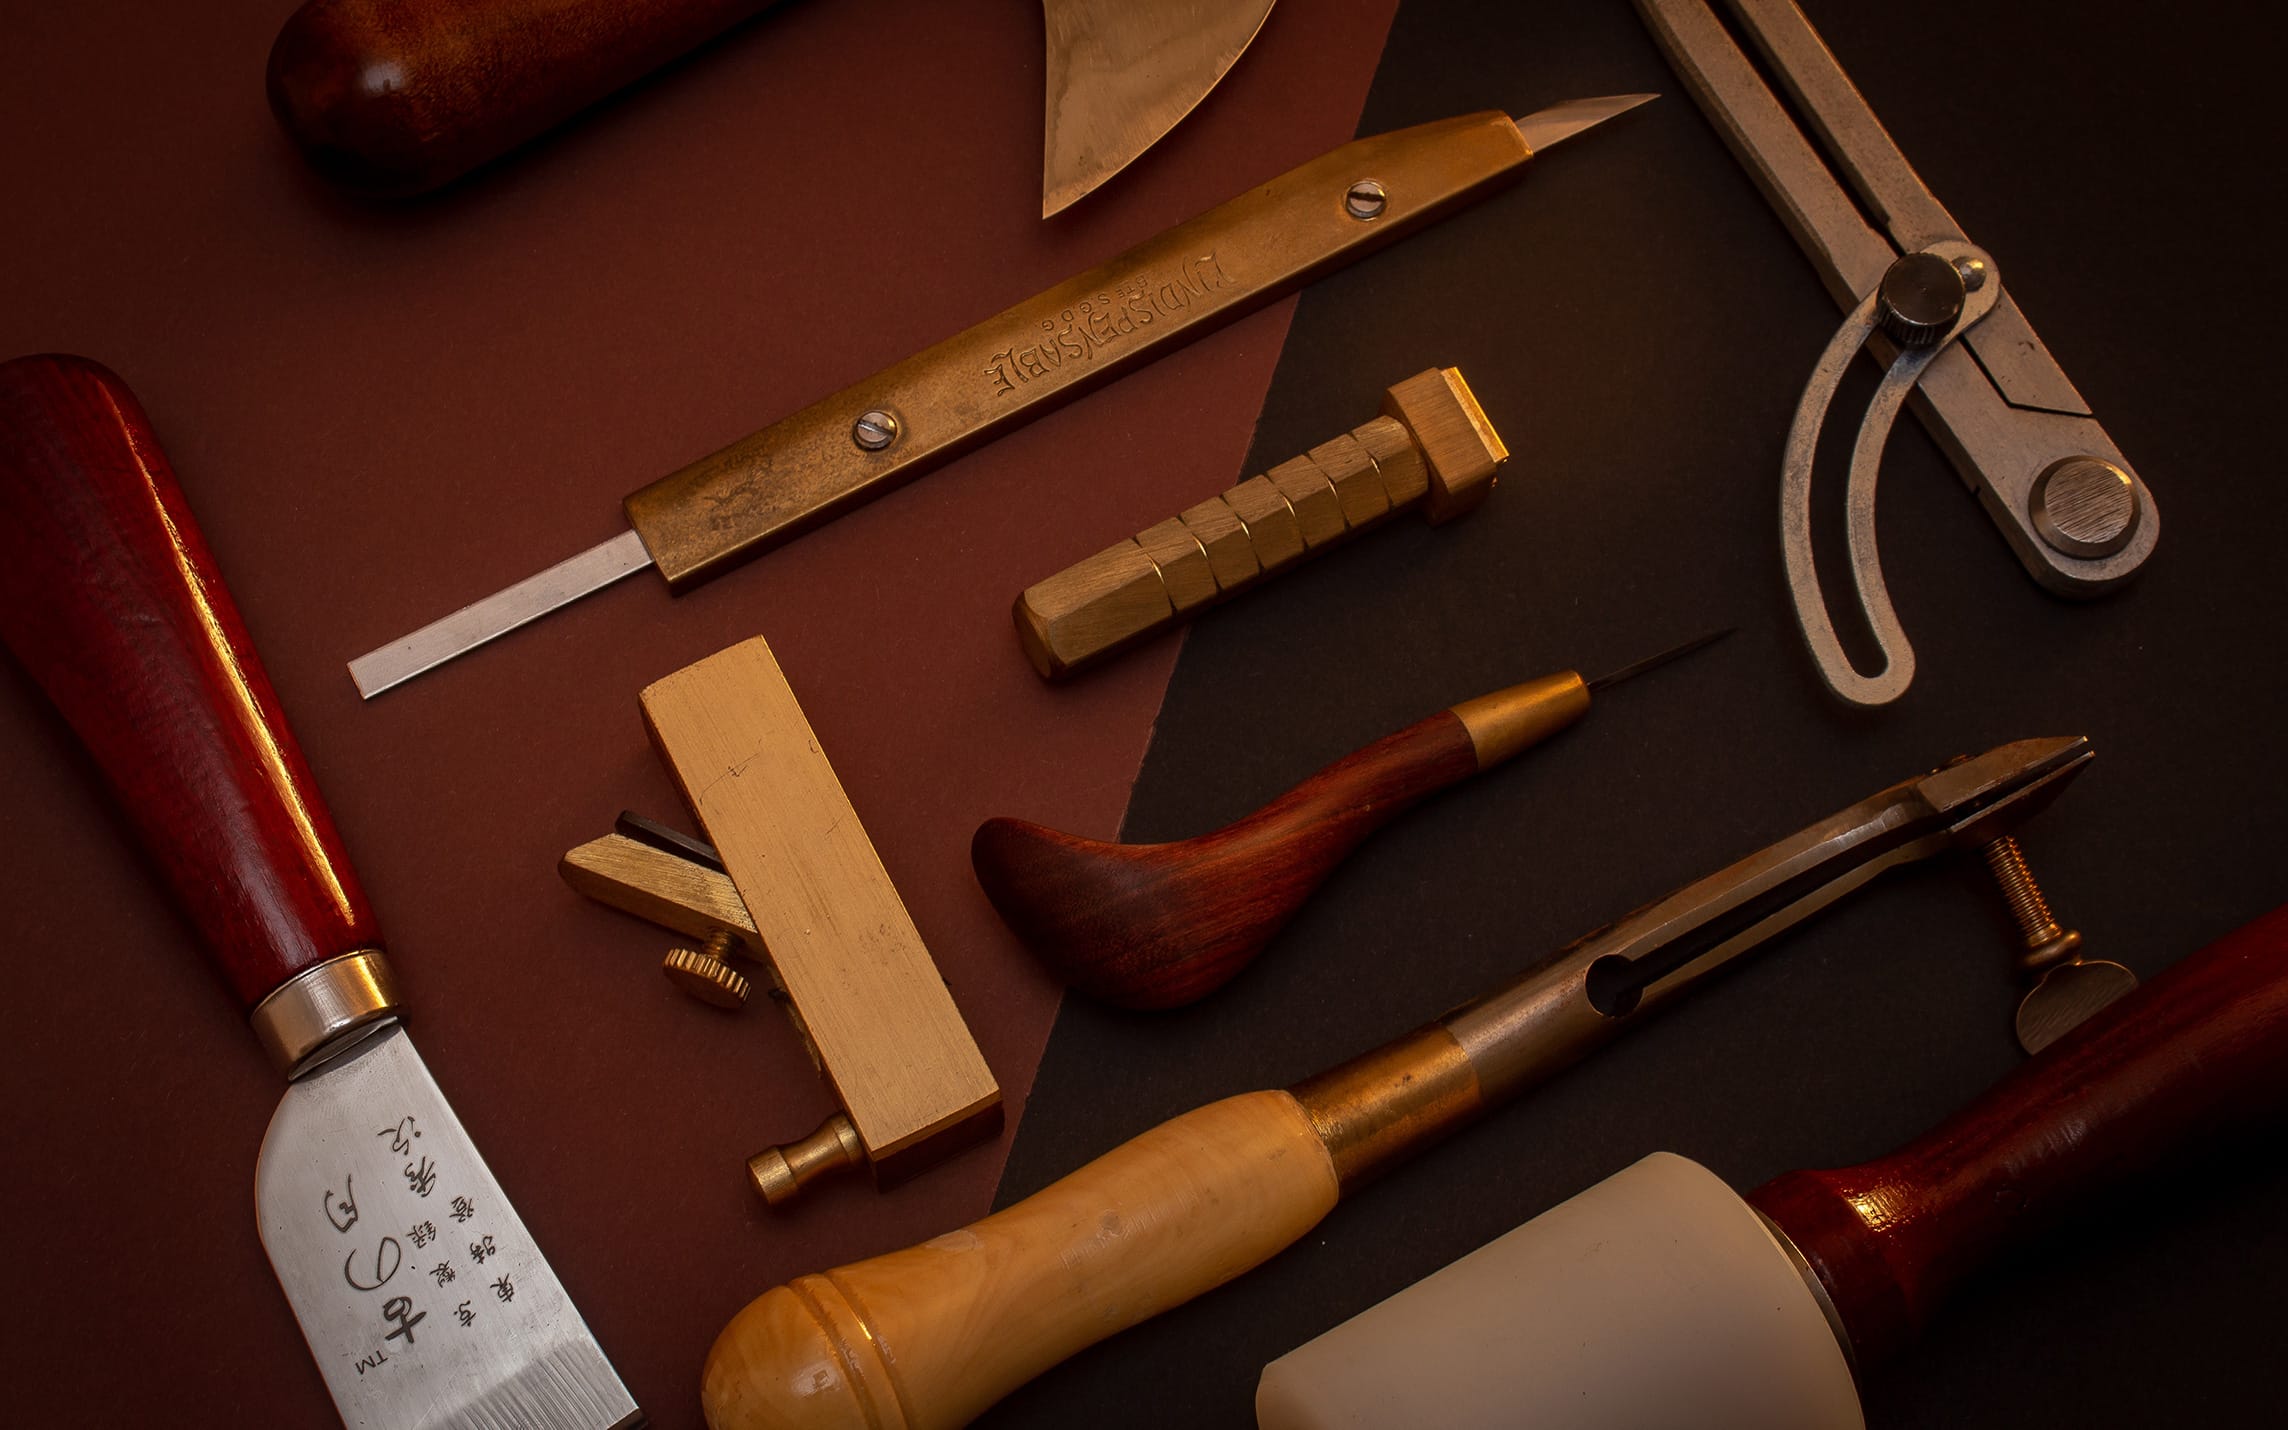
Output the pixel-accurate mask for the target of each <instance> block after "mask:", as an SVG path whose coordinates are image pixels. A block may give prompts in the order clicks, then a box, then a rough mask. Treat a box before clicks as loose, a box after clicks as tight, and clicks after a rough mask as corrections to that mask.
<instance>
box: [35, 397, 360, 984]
mask: <svg viewBox="0 0 2288 1430" xmlns="http://www.w3.org/2000/svg"><path fill="white" fill-rule="evenodd" d="M0 639H4V640H5V641H6V643H7V645H8V648H9V649H10V650H12V651H14V652H15V655H16V659H17V660H19V661H20V662H22V663H23V666H24V668H25V670H26V671H28V672H29V673H30V674H31V676H32V678H33V679H34V680H35V681H37V682H39V684H40V686H41V688H42V689H44V690H46V691H47V693H48V697H49V698H50V699H51V700H53V701H54V702H55V703H56V707H57V708H58V709H59V710H61V711H62V712H63V716H64V719H65V720H67V721H68V722H70V724H71V727H72V729H73V730H75V731H77V732H78V734H79V737H80V739H81V741H82V742H84V743H85V744H86V746H87V748H88V751H89V752H90V753H91V754H93V755H94V756H95V761H96V763H97V764H98V765H99V766H101V767H102V770H103V773H104V776H105V778H107V779H108V780H109V781H110V783H111V787H112V789H113V791H114V792H115V793H116V794H117V795H118V797H119V801H120V803H121V804H122V805H124V806H125V807H126V810H127V813H128V815H129V816H130V817H131V818H132V819H133V820H134V822H135V825H136V828H137V830H138V832H139V833H140V834H141V835H142V838H143V843H144V845H145V847H146V848H148V849H149V851H150V852H151V854H152V856H153V857H154V858H155V859H157V861H158V863H159V867H160V869H161V871H162V872H163V873H164V874H165V875H166V878H167V882H168V883H169V884H170V885H171V886H172V887H173V889H174V892H175V897H176V899H177V900H179V901H180V902H181V904H182V906H183V908H184V910H185V912H187V913H188V914H189V915H190V917H191V922H192V923H193V924H195V925H197V927H198V930H199V932H200V934H201V935H202V936H203V937H204V939H205V941H206V945H207V948H208V950H209V951H210V952H211V953H212V954H213V956H214V958H215V961H216V962H217V963H218V964H220V965H221V967H222V970H223V972H224V974H225V975H226V976H227V977H228V978H229V979H230V983H231V987H232V989H233V990H234V991H236V993H237V994H238V997H239V1001H240V1002H241V1003H243V1004H245V1005H246V1006H247V1007H248V1008H252V1007H253V1006H254V1005H255V1004H256V1003H259V1002H260V1001H262V999H263V997H264V996H265V995H267V994H268V993H269V992H270V991H271V990H272V989H274V988H276V987H277V986H278V985H279V984H281V983H283V982H285V981H286V980H287V979H288V978H289V977H291V976H293V975H294V974H296V973H298V972H300V971H301V970H303V969H305V968H308V967H310V966H311V965H313V964H317V963H321V962H323V961H325V960H326V959H328V958H332V957H334V956H336V955H337V954H342V953H347V952H349V951H350V950H352V949H357V948H371V947H374V946H376V944H377V943H378V942H379V939H378V935H377V931H376V929H375V927H374V921H373V915H372V913H371V912H369V911H368V909H367V908H366V902H365V896H364V894H362V893H361V892H359V890H358V885H357V876H356V874H354V873H353V872H352V871H351V869H350V864H349V860H348V859H347V858H346V857H344V855H343V853H342V848H341V840H340V837H339V836H338V835H336V834H335V833H334V823H333V819H332V817H331V816H329V815H328V814H327V813H326V807H325V805H324V804H323V803H322V802H321V801H320V800H319V798H318V791H317V787H316V784H315V783H314V782H313V781H312V780H311V778H310V770H309V767H308V766H307V765H306V764H304V763H303V761H302V752H301V751H300V750H298V749H296V748H295V745H294V735H293V732H292V731H290V730H288V729H287V728H286V717H285V716H284V715H282V714H280V713H279V710H278V697H277V696H276V695H275V694H273V693H272V692H271V689H270V680H269V678H268V677H267V676H265V675H264V674H263V673H262V664H261V662H260V661H258V660H257V659H256V658H255V655H254V647H253V644H252V642H250V641H249V640H248V639H247V635H246V628H245V626H244V625H242V624H241V623H240V622H239V618H238V609H237V607H235V606H233V605H232V604H231V599H230V592H229V591H228V590H226V589H224V587H223V584H222V577H221V576H220V575H219V574H218V573H217V572H216V571H215V566H214V558H213V557H211V556H209V555H208V554H207V546H206V542H205V540H204V539H203V538H201V537H200V535H199V529H198V527H197V525H196V524H194V523H193V522H192V520H191V514H190V510H189V508H188V507H186V506H185V505H184V503H183V493H182V489H181V488H180V487H178V486H177V485H176V484H175V474H174V472H173V470H172V469H170V468H169V467H168V465H167V457H166V454H165V453H164V452H162V451H160V450H159V442H158V439H157V438H156V437H154V436H153V435H152V432H151V424H150V420H149V419H148V418H146V417H145V416H144V415H143V409H142V408H141V407H140V406H139V405H138V404H137V403H136V401H135V395H134V394H133V393H131V392H129V391H128V390H127V385H126V384H125V383H123V382H121V381H120V380H119V379H118V377H116V376H115V375H113V374H112V373H111V372H110V371H109V370H107V369H105V368H103V367H101V366H99V365H97V364H95V363H92V362H89V361H88V360H87V359H85V358H76V357H63V356H53V355H51V356H42V357H28V358H18V359H17V360H16V361H14V362H10V363H6V364H0Z"/></svg>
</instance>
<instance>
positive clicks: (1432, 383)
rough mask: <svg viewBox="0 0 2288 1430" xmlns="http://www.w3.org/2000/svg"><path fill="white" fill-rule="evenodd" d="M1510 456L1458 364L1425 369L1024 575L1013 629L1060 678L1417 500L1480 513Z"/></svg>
mask: <svg viewBox="0 0 2288 1430" xmlns="http://www.w3.org/2000/svg"><path fill="white" fill-rule="evenodd" d="M1508 460H1509V449H1508V448H1507V447H1506V446H1504V445H1503V444H1502V439H1501V437H1500V435H1499V434H1498V433H1496V432H1495V431H1494V425H1493V423H1492V422H1491V421H1489V420H1487V418H1486V414H1485V411H1484V410H1483V409H1482V408H1480V407H1479V406H1478V400H1477V398H1476V396H1475V395H1473V394H1472V393H1471V391H1470V388H1469V384H1468V383H1466V382H1464V381H1463V380H1462V374H1461V371H1460V369H1458V368H1451V367H1449V368H1432V369H1430V370H1429V371H1428V372H1422V373H1417V374H1415V375H1414V376H1413V377H1410V378H1408V379H1406V381H1404V382H1401V383H1399V384H1397V385H1396V386H1395V387H1392V388H1390V389H1389V390H1388V391H1387V392H1385V393H1384V394H1383V402H1382V415H1381V416H1379V417H1377V418H1375V419H1374V420H1373V421H1371V422H1368V423H1365V424H1364V425H1362V426H1358V427H1354V428H1352V429H1351V430H1350V431H1348V432H1346V433H1344V434H1343V435H1342V436H1340V437H1336V438H1334V439H1332V440H1331V441H1327V442H1322V443H1320V444H1319V445H1318V446H1316V447H1313V448H1312V449H1311V450H1310V451H1308V452H1306V453H1304V454H1303V455H1302V456H1299V457H1291V458H1289V459H1288V460H1286V461H1284V462H1281V463H1280V464H1279V465H1278V466H1276V467H1273V468H1272V469H1271V470H1270V471H1268V472H1265V473H1263V474H1262V475H1261V476H1256V477H1250V478H1249V479H1248V480H1246V481H1244V482H1241V483H1240V484H1239V485H1238V486H1235V487H1233V488H1231V489H1230V490H1229V491H1226V492H1223V493H1221V494H1220V495H1217V496H1212V497H1209V498H1208V499H1207V500H1206V501H1204V502H1201V503H1199V504H1198V505H1196V506H1190V507H1186V508H1185V509H1184V510H1183V511H1182V512H1181V513H1180V514H1178V515H1176V516H1172V517H1169V518H1168V519H1167V520H1166V521H1163V522H1160V523H1159V524H1158V525H1156V526H1152V527H1148V528H1146V529H1145V530H1144V531H1141V532H1139V533H1137V534H1136V535H1135V536H1132V537H1130V538H1129V539H1128V540H1126V541H1123V542H1120V543H1118V544H1117V545H1114V546H1109V547H1106V548H1105V549H1104V550H1102V551H1099V552H1098V553H1096V555H1094V556H1091V557H1089V558H1088V559H1087V560H1085V561H1079V562H1075V563H1074V564H1073V565H1071V566H1068V567H1066V568H1065V569H1064V570H1062V571H1059V572H1058V573H1057V574H1056V575H1054V576H1051V577H1049V578H1048V579H1047V580H1045V581H1038V582H1035V583H1034V584H1033V585H1031V586H1028V587H1026V588H1025V591H1024V593H1023V594H1022V595H1020V596H1018V597H1017V606H1016V610H1015V613H1014V614H1015V616H1016V621H1017V639H1018V640H1019V642H1020V643H1022V644H1023V646H1024V648H1025V656H1026V659H1028V660H1030V661H1032V663H1033V668H1034V669H1035V670H1037V671H1039V672H1040V673H1041V676H1042V678H1043V679H1046V680H1061V679H1063V678H1064V677H1065V676H1068V675H1071V674H1073V673H1074V672H1076V671H1079V670H1082V669H1085V668H1086V667H1088V666H1091V665H1095V664H1096V663H1097V662H1099V661H1102V660H1105V659H1108V658H1109V657H1111V656H1113V655H1115V654H1118V653H1119V652H1121V651H1124V650H1127V649H1128V648H1129V647H1131V646H1134V645H1137V644H1140V643H1142V642H1143V641H1146V640H1149V639H1151V638H1152V637H1153V636H1156V635H1158V634H1160V633H1161V632H1163V631H1169V630H1173V629H1175V628H1176V627H1177V626H1179V625H1182V624H1183V623H1184V622H1186V621H1189V620H1190V619H1192V618H1193V617H1194V616H1197V615H1199V614H1200V613H1201V612H1203V611H1205V610H1206V609H1207V608H1208V607H1210V606H1212V605H1214V604H1216V603H1217V602H1219V601H1224V600H1228V599H1229V598H1231V597H1233V596H1236V595H1238V594H1239V593H1240V592H1242V591H1245V590H1248V589H1250V588H1252V587H1255V586H1258V585H1261V584H1262V583H1263V582H1265V581H1267V580H1269V579H1270V578H1271V577H1273V576H1275V575H1278V574H1279V573H1281V572H1283V571H1287V570H1289V569H1291V568H1293V567H1294V566H1295V565H1296V564H1297V563H1299V562H1301V561H1302V559H1303V558H1304V557H1305V556H1315V555H1317V554H1318V553H1320V552H1322V551H1325V550H1327V549H1328V548H1329V547H1332V546H1336V545H1339V544H1341V543H1342V542H1345V541H1348V540H1350V539H1351V538H1352V537H1353V536H1356V535H1358V534H1359V533H1360V532H1362V531H1365V530H1367V529H1368V528H1370V527H1374V526H1378V525H1380V524H1381V523H1383V522H1384V521H1387V520H1389V519H1390V517H1391V516H1392V515H1394V514H1395V513H1398V512H1402V511H1406V510H1408V509H1409V508H1413V507H1422V508H1425V509H1426V511H1427V514H1428V515H1429V518H1430V520H1431V522H1432V523H1433V524H1440V523H1444V522H1447V521H1451V520H1453V519H1454V518H1455V517H1457V516H1461V515H1463V514H1464V513H1467V512H1471V511H1475V510H1476V509H1477V507H1478V504H1479V503H1480V502H1482V501H1484V500H1485V499H1486V496H1487V494H1488V493H1490V492H1491V491H1492V490H1493V487H1494V477H1495V474H1496V473H1497V472H1499V471H1500V470H1501V467H1502V464H1503V463H1505V462H1507V461H1508Z"/></svg>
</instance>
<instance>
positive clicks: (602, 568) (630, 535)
mask: <svg viewBox="0 0 2288 1430" xmlns="http://www.w3.org/2000/svg"><path fill="white" fill-rule="evenodd" d="M649 565H651V553H650V552H649V551H647V550H646V549H644V544H643V538H642V537H641V536H639V535H638V534H637V533H635V532H633V531H623V532H621V533H620V534H619V535H618V536H615V537H613V538H612V539H611V540H609V541H606V542H603V543H601V544H599V545H596V546H591V547H589V548H588V549H587V550H586V551H583V552H581V553H580V554H579V555H577V556H572V557H568V558H566V559H565V560H562V561H559V562H557V563H556V564H555V565H554V566H551V567H549V568H548V569H547V570H545V571H542V572H539V573H537V574H536V575H532V576H527V577H525V578H524V579H523V580H522V581H519V582H517V583H516V584H515V585H513V586H510V587H508V588H506V589H504V590H499V591H495V592H493V593H492V594H491V595H490V596H487V597H485V598H484V599H483V600H481V601H472V602H470V603H469V604H468V605H466V606H463V607H461V609H459V610H457V611H455V612H453V614H451V615H449V616H444V617H441V618H439V619H437V620H434V621H431V622H430V623H429V624H428V625H425V626H423V627H422V628H421V629H420V630H417V631H415V632H414V633H413V634H411V635H409V636H401V637H399V638H398V639H396V640H393V641H391V642H390V643H389V644H388V645H385V646H381V647H379V648H378V649H375V650H369V651H367V652H366V653H365V654H364V655H361V656H359V657H358V658H357V659H356V660H353V661H351V662H350V679H351V680H352V681H354V682H355V683H356V685H357V688H358V695H359V697H360V698H361V699H365V700H371V699H373V697H375V696H376V695H379V694H381V693H382V692H383V691H385V690H394V689H396V688H397V687H398V686H400V685H403V684H404V683H405V682H406V681H408V680H411V679H412V678H413V677H414V676H416V675H420V674H422V673H423V672H425V671H431V670H435V669H436V668H437V667H438V666H440V665H443V664H444V663H445V662H446V661H449V660H451V659H453V658H454V657H455V656H458V655H466V654H467V653H468V652H470V651H472V650H475V649H476V648H477V647H478V646H481V645H483V644H485V643H486V642H487V641H493V640H498V639H500V638H501V637H502V636H505V635H507V634H508V633H509V632H510V631H513V630H515V629H516V628H517V627H519V626H523V625H529V624H530V623H532V622H533V621H537V620H539V619H540V618H541V617H542V616H545V615H547V614H548V613H549V612H550V611H553V610H555V609H557V608H558V607H560V606H568V605H570V604H571V603H572V602H574V601H577V600H579V599H580V598H581V597H582V596H585V595H588V594H589V593H591V592H594V591H600V590H602V589H603V588H604V587H606V586H609V585H611V584H612V583H613V582H614V581H617V580H619V579H620V578H622V577H623V576H632V575H634V574H635V573H636V572H638V571H641V570H643V569H644V568H645V567H646V566H649Z"/></svg>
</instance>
